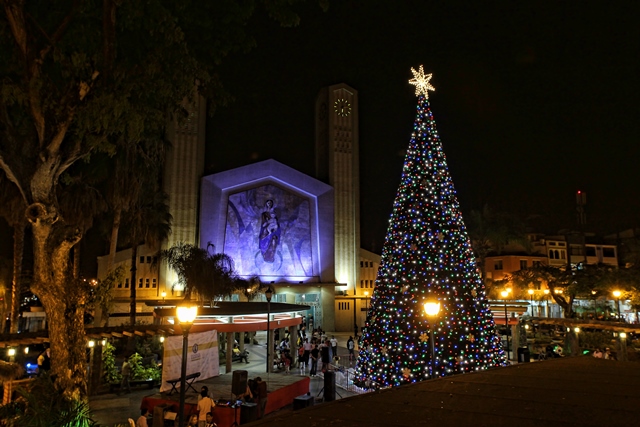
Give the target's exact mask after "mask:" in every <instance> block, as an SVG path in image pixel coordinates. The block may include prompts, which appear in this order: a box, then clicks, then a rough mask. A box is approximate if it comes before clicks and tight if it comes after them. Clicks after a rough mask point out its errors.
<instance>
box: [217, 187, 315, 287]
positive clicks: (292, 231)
mask: <svg viewBox="0 0 640 427" xmlns="http://www.w3.org/2000/svg"><path fill="white" fill-rule="evenodd" d="M224 253H225V254H227V255H229V256H231V257H232V258H233V260H234V262H235V266H236V268H237V269H238V270H240V271H242V273H243V274H244V275H256V276H279V277H311V276H313V255H312V251H311V223H310V212H309V201H308V200H306V199H305V198H302V197H299V196H297V195H295V194H293V193H290V192H288V191H286V190H284V189H282V188H280V187H278V186H275V185H271V184H268V185H262V186H260V187H255V188H251V189H249V190H245V191H242V192H239V193H235V194H232V195H230V196H229V201H228V205H227V227H226V230H225V239H224Z"/></svg>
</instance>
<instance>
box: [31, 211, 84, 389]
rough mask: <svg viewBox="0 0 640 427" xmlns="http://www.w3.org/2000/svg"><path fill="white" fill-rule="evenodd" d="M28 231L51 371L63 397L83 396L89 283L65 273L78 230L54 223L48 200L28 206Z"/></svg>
mask: <svg viewBox="0 0 640 427" xmlns="http://www.w3.org/2000/svg"><path fill="white" fill-rule="evenodd" d="M27 215H28V218H29V220H30V222H31V228H32V230H33V255H34V280H33V285H32V290H33V292H34V293H35V294H36V295H37V296H38V298H40V300H41V301H42V303H43V305H44V309H45V312H46V314H47V323H48V327H49V342H50V346H51V373H52V375H55V377H56V385H57V386H58V387H59V388H60V390H62V391H63V393H64V397H66V398H68V399H73V400H84V399H86V396H87V380H86V377H87V376H86V363H85V362H86V361H85V358H86V354H85V330H84V307H85V304H86V302H87V299H88V295H89V293H88V290H89V287H88V286H87V287H84V286H82V284H81V282H80V281H78V280H73V279H72V278H71V277H69V276H70V274H69V272H70V269H69V267H70V266H69V260H70V258H69V256H70V252H71V249H72V248H73V246H74V245H75V244H76V243H77V242H78V241H79V240H80V237H81V233H80V231H79V230H77V229H74V230H70V229H68V228H67V227H66V226H65V225H64V224H61V222H60V221H59V217H58V213H57V211H56V208H55V206H54V205H53V204H47V205H45V204H42V203H34V204H32V205H31V206H29V208H28V210H27Z"/></svg>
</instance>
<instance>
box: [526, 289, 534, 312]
mask: <svg viewBox="0 0 640 427" xmlns="http://www.w3.org/2000/svg"><path fill="white" fill-rule="evenodd" d="M527 292H529V301H531V302H530V305H531V317H533V289H529V290H528V291H527Z"/></svg>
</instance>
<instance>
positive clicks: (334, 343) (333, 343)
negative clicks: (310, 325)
mask: <svg viewBox="0 0 640 427" xmlns="http://www.w3.org/2000/svg"><path fill="white" fill-rule="evenodd" d="M329 342H330V343H331V353H332V354H333V357H336V356H338V340H337V339H336V337H335V336H334V335H331V339H330V340H329Z"/></svg>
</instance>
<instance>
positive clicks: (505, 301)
mask: <svg viewBox="0 0 640 427" xmlns="http://www.w3.org/2000/svg"><path fill="white" fill-rule="evenodd" d="M500 295H502V298H504V327H505V328H506V331H505V334H506V335H507V360H511V354H510V349H509V317H507V297H508V296H509V291H502V292H500Z"/></svg>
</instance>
